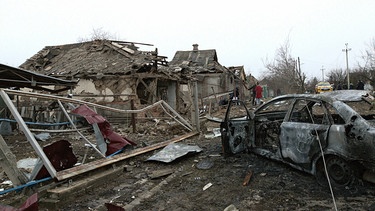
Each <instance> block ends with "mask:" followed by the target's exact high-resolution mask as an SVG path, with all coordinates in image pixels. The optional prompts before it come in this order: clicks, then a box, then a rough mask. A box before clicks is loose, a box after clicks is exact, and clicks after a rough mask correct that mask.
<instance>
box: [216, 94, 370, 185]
mask: <svg viewBox="0 0 375 211" xmlns="http://www.w3.org/2000/svg"><path fill="white" fill-rule="evenodd" d="M220 131H221V140H222V145H223V151H224V153H225V154H226V155H230V154H235V153H240V152H252V153H255V154H258V155H262V156H265V157H267V158H270V159H273V160H277V161H281V162H283V163H286V164H288V165H290V166H292V167H294V168H296V169H299V170H302V171H304V172H308V173H310V174H312V175H315V176H316V178H317V179H318V182H319V183H320V184H324V182H327V181H328V180H327V177H326V175H327V174H326V173H328V175H329V178H330V179H329V181H330V182H331V184H334V185H335V186H346V185H349V184H353V181H361V180H358V179H365V180H367V181H371V180H370V179H369V178H374V174H375V173H374V172H375V108H374V110H373V109H372V98H371V96H370V95H369V94H368V93H367V92H366V91H363V90H361V91H359V90H340V91H333V92H327V93H323V94H293V95H284V96H279V97H276V98H273V99H272V100H270V101H268V102H266V103H264V104H263V105H261V106H259V107H258V108H257V109H255V110H254V111H251V112H250V111H249V110H248V109H247V108H246V105H245V104H244V103H243V102H231V103H229V105H228V108H227V112H226V114H225V118H224V120H223V121H222V122H221V125H220ZM364 177H365V178H364Z"/></svg>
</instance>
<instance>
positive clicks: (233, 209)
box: [224, 204, 238, 211]
mask: <svg viewBox="0 0 375 211" xmlns="http://www.w3.org/2000/svg"><path fill="white" fill-rule="evenodd" d="M224 211H238V209H237V208H236V207H235V206H234V205H233V204H231V205H229V206H228V207H226V208H225V209H224Z"/></svg>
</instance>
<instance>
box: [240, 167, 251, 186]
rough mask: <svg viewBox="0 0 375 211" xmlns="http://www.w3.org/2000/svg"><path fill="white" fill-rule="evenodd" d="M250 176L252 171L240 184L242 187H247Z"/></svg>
mask: <svg viewBox="0 0 375 211" xmlns="http://www.w3.org/2000/svg"><path fill="white" fill-rule="evenodd" d="M252 175H253V172H252V171H249V172H247V174H246V176H245V179H244V180H243V183H242V185H243V186H247V185H248V184H249V182H250V179H251V176H252Z"/></svg>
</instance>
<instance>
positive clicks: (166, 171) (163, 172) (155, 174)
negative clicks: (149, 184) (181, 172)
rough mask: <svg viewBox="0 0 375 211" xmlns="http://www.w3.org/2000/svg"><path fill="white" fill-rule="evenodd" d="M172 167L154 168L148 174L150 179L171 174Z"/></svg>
mask: <svg viewBox="0 0 375 211" xmlns="http://www.w3.org/2000/svg"><path fill="white" fill-rule="evenodd" d="M173 172H174V170H173V169H162V170H156V171H153V172H151V174H150V175H148V176H149V177H150V178H151V179H157V178H160V177H164V176H168V175H170V174H173Z"/></svg>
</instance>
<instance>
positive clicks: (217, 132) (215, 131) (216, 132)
mask: <svg viewBox="0 0 375 211" xmlns="http://www.w3.org/2000/svg"><path fill="white" fill-rule="evenodd" d="M220 136H221V132H220V128H214V129H212V133H211V134H206V135H205V136H204V137H205V138H215V137H220Z"/></svg>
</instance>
